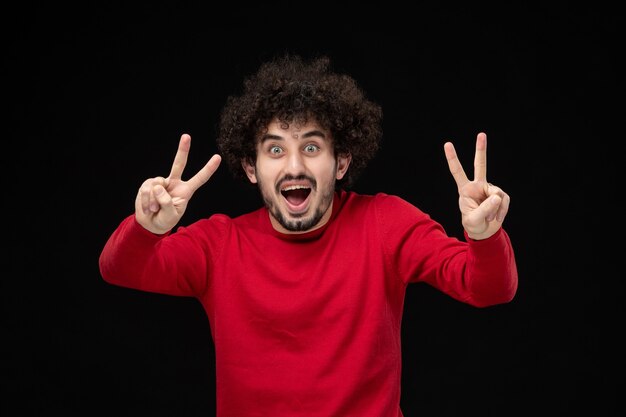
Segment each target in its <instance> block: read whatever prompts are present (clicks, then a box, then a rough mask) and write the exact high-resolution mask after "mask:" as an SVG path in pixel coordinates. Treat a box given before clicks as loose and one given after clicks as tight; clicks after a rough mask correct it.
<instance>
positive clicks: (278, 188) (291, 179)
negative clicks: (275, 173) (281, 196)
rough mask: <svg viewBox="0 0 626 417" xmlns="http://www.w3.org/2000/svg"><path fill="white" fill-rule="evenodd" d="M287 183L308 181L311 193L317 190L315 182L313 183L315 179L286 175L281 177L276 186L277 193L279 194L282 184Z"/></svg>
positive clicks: (305, 176)
mask: <svg viewBox="0 0 626 417" xmlns="http://www.w3.org/2000/svg"><path fill="white" fill-rule="evenodd" d="M287 181H308V182H309V183H311V188H312V189H313V191H315V190H317V181H315V178H313V177H309V176H307V175H296V176H294V175H286V176H284V177H282V178H281V179H280V180H279V181H278V183H277V184H276V192H277V193H280V189H281V188H282V185H283V183H285V182H287Z"/></svg>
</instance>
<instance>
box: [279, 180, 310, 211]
mask: <svg viewBox="0 0 626 417" xmlns="http://www.w3.org/2000/svg"><path fill="white" fill-rule="evenodd" d="M280 193H281V194H282V196H283V197H284V198H285V201H286V202H287V205H288V207H289V210H290V211H294V212H298V211H302V210H303V209H304V208H306V203H307V199H308V198H309V195H310V194H311V188H310V187H307V186H305V185H290V186H287V187H285V188H283V189H282V190H280Z"/></svg>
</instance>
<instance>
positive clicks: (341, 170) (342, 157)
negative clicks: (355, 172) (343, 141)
mask: <svg viewBox="0 0 626 417" xmlns="http://www.w3.org/2000/svg"><path fill="white" fill-rule="evenodd" d="M350 161H352V155H350V154H349V153H341V154H339V155H337V174H335V178H337V179H338V180H340V179H342V178H343V177H344V175H346V172H347V171H348V167H349V166H350Z"/></svg>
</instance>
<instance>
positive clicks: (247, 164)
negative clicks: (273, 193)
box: [241, 159, 257, 184]
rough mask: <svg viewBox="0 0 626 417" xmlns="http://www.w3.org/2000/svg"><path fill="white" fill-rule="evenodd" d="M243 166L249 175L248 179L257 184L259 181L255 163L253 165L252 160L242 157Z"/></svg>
mask: <svg viewBox="0 0 626 417" xmlns="http://www.w3.org/2000/svg"><path fill="white" fill-rule="evenodd" d="M241 166H242V167H243V170H244V171H245V172H246V175H247V176H248V179H249V180H250V182H251V183H252V184H256V183H257V180H256V169H255V168H254V165H252V164H251V163H250V161H248V160H246V159H242V160H241Z"/></svg>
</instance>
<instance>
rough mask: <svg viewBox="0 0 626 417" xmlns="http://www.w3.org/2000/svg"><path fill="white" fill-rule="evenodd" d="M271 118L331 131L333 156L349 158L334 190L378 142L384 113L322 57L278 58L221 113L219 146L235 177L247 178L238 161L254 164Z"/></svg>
mask: <svg viewBox="0 0 626 417" xmlns="http://www.w3.org/2000/svg"><path fill="white" fill-rule="evenodd" d="M274 118H278V120H279V121H280V122H281V123H283V124H284V125H285V126H286V127H288V126H289V124H291V123H306V122H307V121H308V120H309V119H311V120H314V121H316V122H317V123H318V124H319V125H320V126H321V127H322V128H324V129H326V130H328V131H330V132H331V134H332V137H333V147H334V152H335V155H338V154H342V153H344V154H346V153H349V154H351V155H352V162H351V163H350V168H349V169H348V172H347V173H346V175H345V176H344V177H343V178H342V179H341V180H340V181H337V183H336V186H337V187H340V186H341V187H349V186H350V185H352V184H353V183H354V181H355V180H356V178H357V177H358V175H359V174H360V173H361V172H362V170H363V169H364V168H365V166H366V165H367V163H368V162H369V161H370V160H371V159H372V158H373V157H374V155H375V154H376V152H377V151H378V148H379V146H380V141H381V139H382V109H381V107H380V106H379V105H378V104H376V103H374V102H372V101H370V100H368V99H367V98H366V97H365V94H364V92H363V91H362V89H361V88H360V87H359V86H358V85H357V83H356V81H355V80H354V79H353V78H352V77H350V76H348V75H345V74H338V73H336V72H333V71H332V70H331V69H330V59H329V58H328V57H326V56H321V57H316V58H313V59H311V60H310V61H305V60H304V59H303V58H302V57H300V56H298V55H290V54H286V55H282V56H280V57H275V58H274V59H273V60H271V61H268V62H266V63H264V64H262V65H261V66H260V68H259V70H258V71H257V72H256V73H255V74H254V75H252V76H250V77H248V78H246V79H245V80H244V83H243V93H242V94H241V95H232V96H229V97H228V98H227V100H226V104H225V106H224V108H223V109H222V112H221V118H220V123H219V128H218V135H217V136H218V137H217V146H218V148H219V151H220V153H221V155H222V158H223V159H224V161H226V163H227V165H228V167H229V168H230V170H231V172H232V174H233V175H234V176H235V177H236V178H240V179H244V180H245V179H246V176H245V173H244V171H243V169H242V167H241V162H242V161H243V160H246V161H248V162H250V163H251V164H253V165H254V163H255V161H256V138H258V137H259V136H260V135H261V134H263V133H265V132H266V131H267V127H268V126H269V124H270V122H271V121H272V120H273V119H274Z"/></svg>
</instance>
